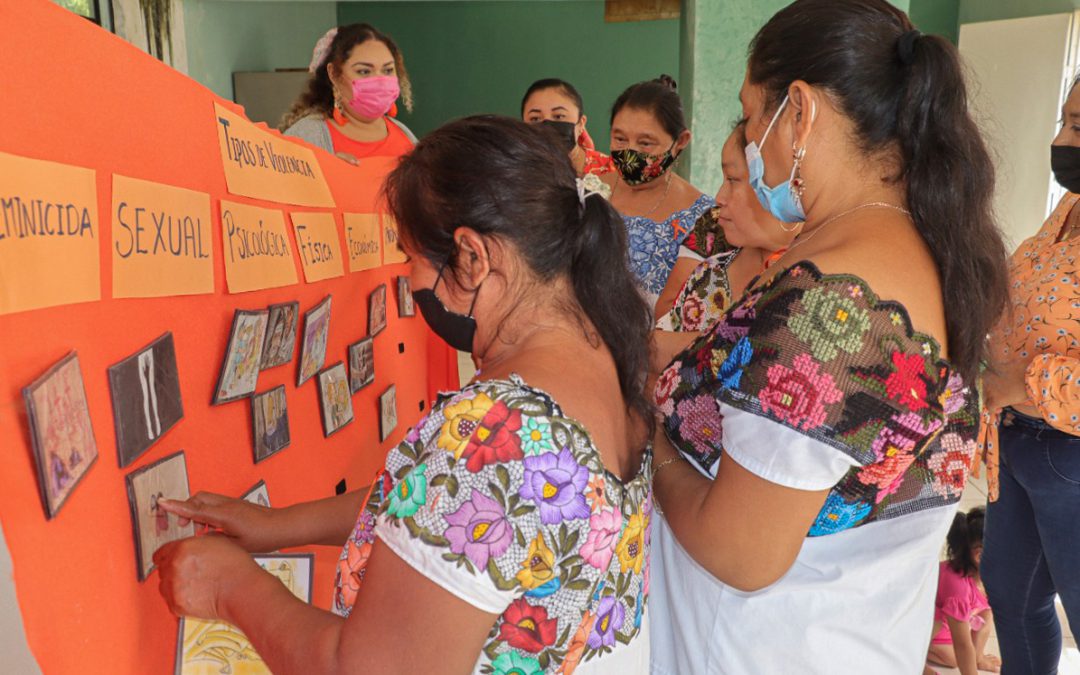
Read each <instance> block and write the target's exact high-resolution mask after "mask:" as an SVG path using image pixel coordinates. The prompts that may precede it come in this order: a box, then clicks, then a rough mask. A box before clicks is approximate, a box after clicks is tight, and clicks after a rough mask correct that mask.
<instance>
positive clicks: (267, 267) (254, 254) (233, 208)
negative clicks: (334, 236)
mask: <svg viewBox="0 0 1080 675" xmlns="http://www.w3.org/2000/svg"><path fill="white" fill-rule="evenodd" d="M221 241H222V249H223V253H224V254H225V282H226V284H227V285H228V287H229V292H230V293H243V292H245V291H257V290H259V289H261V288H277V287H278V286H288V285H290V284H295V283H296V264H295V263H294V262H293V254H292V247H291V246H290V245H289V235H288V233H287V232H285V214H284V213H282V212H281V211H278V210H277V209H264V208H260V207H258V206H248V205H247V204H237V203H235V202H229V201H225V200H224V199H222V200H221Z"/></svg>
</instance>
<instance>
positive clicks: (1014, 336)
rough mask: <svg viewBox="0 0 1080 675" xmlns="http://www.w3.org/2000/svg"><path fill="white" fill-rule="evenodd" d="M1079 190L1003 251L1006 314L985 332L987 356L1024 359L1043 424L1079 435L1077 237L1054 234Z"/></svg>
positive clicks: (992, 466)
mask: <svg viewBox="0 0 1080 675" xmlns="http://www.w3.org/2000/svg"><path fill="white" fill-rule="evenodd" d="M1077 202H1080V195H1076V194H1073V193H1067V194H1066V195H1065V196H1064V197H1062V199H1061V201H1060V202H1058V205H1057V208H1056V209H1054V212H1053V213H1051V214H1050V217H1049V218H1047V219H1046V222H1045V223H1044V224H1043V226H1042V229H1040V230H1039V232H1038V233H1037V234H1036V235H1035V236H1034V237H1031V238H1030V239H1028V240H1027V241H1025V242H1024V243H1022V244H1020V247H1019V248H1017V249H1016V252H1015V253H1013V254H1012V256H1011V257H1010V258H1009V279H1010V286H1011V288H1010V309H1011V310H1012V313H1011V316H1006V318H1005V319H1003V320H1002V322H1001V323H1000V324H999V325H998V327H997V329H996V330H995V331H994V332H993V333H992V334H991V337H990V351H991V359H992V360H993V361H995V362H1002V361H1013V360H1016V359H1029V360H1030V361H1031V365H1029V366H1028V369H1027V373H1026V378H1025V379H1026V383H1027V393H1028V401H1027V403H1028V405H1032V406H1034V407H1035V408H1036V409H1037V410H1038V412H1039V414H1040V415H1041V416H1042V418H1043V419H1044V420H1046V423H1047V424H1049V425H1051V426H1053V427H1054V428H1056V429H1059V430H1061V431H1064V432H1065V433H1069V434H1074V435H1077V436H1080V360H1078V359H1080V326H1078V325H1077V320H1078V319H1080V238H1076V237H1073V238H1071V239H1066V240H1065V241H1058V238H1059V236H1060V235H1061V230H1062V228H1063V227H1064V225H1065V223H1066V221H1067V220H1068V217H1069V212H1070V211H1072V209H1073V207H1074V206H1076V204H1077ZM984 416H985V420H986V426H985V430H986V435H985V438H984V439H983V442H982V444H981V445H982V449H983V460H984V462H985V464H986V467H987V471H986V473H987V476H986V478H987V487H988V488H989V496H990V500H991V501H994V500H996V499H997V494H998V483H997V476H998V441H997V436H998V434H997V426H998V421H999V420H998V415H996V414H994V415H992V414H991V411H985V412H984Z"/></svg>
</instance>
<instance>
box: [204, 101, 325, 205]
mask: <svg viewBox="0 0 1080 675" xmlns="http://www.w3.org/2000/svg"><path fill="white" fill-rule="evenodd" d="M214 122H215V124H216V125H217V132H218V144H219V146H220V148H221V163H222V165H223V166H224V167H225V183H226V185H227V186H228V188H229V192H231V193H232V194H234V195H243V196H245V197H254V198H256V199H266V200H268V201H272V202H284V203H286V204H299V205H300V206H334V196H333V195H332V194H330V186H328V185H327V184H326V178H324V177H323V173H322V167H320V166H319V160H318V159H316V157H315V153H314V152H313V151H312V150H311V148H308V147H305V146H302V145H300V144H299V143H293V142H291V141H287V140H285V139H284V138H282V137H281V136H277V135H275V134H272V133H270V132H269V131H266V130H265V129H260V128H259V127H257V126H256V125H255V124H254V123H252V122H251V121H249V120H247V119H245V118H244V117H242V116H240V115H237V114H236V113H234V112H232V111H230V110H228V109H226V108H224V107H222V106H221V105H219V104H218V103H214Z"/></svg>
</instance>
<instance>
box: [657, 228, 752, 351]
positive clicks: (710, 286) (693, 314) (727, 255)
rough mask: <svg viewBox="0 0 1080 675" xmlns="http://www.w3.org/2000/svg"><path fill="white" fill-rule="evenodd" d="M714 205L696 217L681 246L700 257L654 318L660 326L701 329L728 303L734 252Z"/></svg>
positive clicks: (695, 330)
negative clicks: (666, 307)
mask: <svg viewBox="0 0 1080 675" xmlns="http://www.w3.org/2000/svg"><path fill="white" fill-rule="evenodd" d="M714 211H715V209H709V210H708V211H706V212H705V213H703V214H702V216H701V217H700V218H698V221H697V223H695V224H694V229H693V230H691V232H690V235H689V236H688V237H687V238H686V241H685V242H683V248H684V249H685V250H688V251H690V252H692V253H693V254H694V256H695V257H701V258H703V260H702V261H701V264H699V265H698V266H697V267H696V268H694V271H693V272H691V273H690V276H689V277H688V278H687V279H686V282H685V283H684V284H683V287H682V288H681V289H680V290H679V295H678V296H676V298H675V304H674V305H672V307H671V309H670V310H668V312H667V314H665V315H664V316H662V317H661V318H660V320H659V321H657V322H656V327H657V328H659V329H660V330H668V331H676V332H704V331H706V330H708V329H709V328H711V327H712V325H713V324H714V323H716V322H717V321H718V320H719V319H720V317H721V316H722V315H723V314H724V312H725V311H726V310H727V308H728V305H730V304H731V284H730V283H729V282H728V267H729V266H730V265H731V263H732V261H734V259H735V256H736V255H738V253H739V249H737V248H732V247H731V246H730V245H729V244H728V242H727V239H726V238H725V237H724V230H723V228H722V227H720V225H719V223H717V222H716V216H715V213H714Z"/></svg>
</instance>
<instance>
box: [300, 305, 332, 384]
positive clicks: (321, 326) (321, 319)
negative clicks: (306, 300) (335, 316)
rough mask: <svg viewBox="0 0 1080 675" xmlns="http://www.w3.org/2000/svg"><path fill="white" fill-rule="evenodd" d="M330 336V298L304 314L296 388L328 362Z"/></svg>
mask: <svg viewBox="0 0 1080 675" xmlns="http://www.w3.org/2000/svg"><path fill="white" fill-rule="evenodd" d="M329 336H330V296H329V295H328V296H326V297H325V298H323V300H322V302H320V303H319V304H317V305H315V306H314V307H312V308H311V309H309V310H308V311H307V312H305V313H304V339H303V342H301V343H300V367H299V368H298V369H297V373H296V386H298V387H299V386H300V385H302V384H303V383H305V382H307V381H308V380H310V379H311V378H312V377H314V376H315V373H317V372H319V369H320V368H322V367H323V364H324V363H325V362H326V341H327V339H328V338H329Z"/></svg>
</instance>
